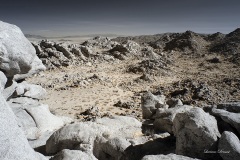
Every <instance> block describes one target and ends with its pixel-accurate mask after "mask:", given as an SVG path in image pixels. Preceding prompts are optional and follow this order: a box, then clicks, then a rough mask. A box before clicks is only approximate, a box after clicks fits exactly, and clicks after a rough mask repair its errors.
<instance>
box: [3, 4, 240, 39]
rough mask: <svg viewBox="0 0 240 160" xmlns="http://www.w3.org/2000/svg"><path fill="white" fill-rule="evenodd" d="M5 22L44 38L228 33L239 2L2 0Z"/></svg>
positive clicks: (238, 18) (235, 23)
mask: <svg viewBox="0 0 240 160" xmlns="http://www.w3.org/2000/svg"><path fill="white" fill-rule="evenodd" d="M0 20H1V21H4V22H8V23H12V24H15V25H17V26H19V27H20V28H21V29H22V31H23V32H24V33H25V34H34V35H42V36H74V35H88V34H118V35H146V34H158V33H164V32H184V31H186V30H192V31H194V32H198V33H215V32H222V33H229V32H231V31H233V30H234V29H236V28H238V27H239V26H240V0H1V2H0Z"/></svg>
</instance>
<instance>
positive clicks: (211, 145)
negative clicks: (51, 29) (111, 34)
mask: <svg viewBox="0 0 240 160" xmlns="http://www.w3.org/2000/svg"><path fill="white" fill-rule="evenodd" d="M0 37H1V43H0V51H1V52H0V53H1V62H0V70H1V72H0V79H1V86H0V90H1V94H0V99H1V103H0V107H1V113H0V122H1V123H0V128H1V136H0V137H1V138H0V144H1V146H0V159H6V160H23V159H24V160H40V159H41V160H45V159H46V160H47V159H50V160H97V159H98V160H162V159H164V160H181V159H182V160H191V159H203V160H205V159H206V160H211V159H214V160H215V159H216V160H238V159H240V141H239V138H240V118H239V117H240V72H239V69H240V65H239V56H240V52H239V48H240V41H239V38H240V30H239V29H236V30H235V31H233V32H231V33H229V34H226V35H225V34H221V33H215V34H198V33H194V32H192V31H186V32H184V33H165V34H158V35H149V36H137V37H118V38H115V39H109V38H105V37H95V38H93V39H91V40H88V41H85V42H83V43H81V44H76V43H71V42H57V41H56V42H55V41H49V40H41V41H39V42H32V43H30V42H29V41H28V40H27V39H26V38H25V37H24V35H23V33H22V32H21V30H20V29H19V28H18V27H16V26H14V25H11V24H8V23H5V22H0Z"/></svg>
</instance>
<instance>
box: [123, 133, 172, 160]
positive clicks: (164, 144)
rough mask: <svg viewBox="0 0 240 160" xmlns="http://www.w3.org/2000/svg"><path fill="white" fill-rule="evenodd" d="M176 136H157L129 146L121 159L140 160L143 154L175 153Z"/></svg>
mask: <svg viewBox="0 0 240 160" xmlns="http://www.w3.org/2000/svg"><path fill="white" fill-rule="evenodd" d="M175 149H176V138H175V137H174V136H170V137H166V138H158V139H154V140H153V141H148V142H146V143H144V144H140V145H135V146H132V145H131V146H129V147H128V148H127V149H126V150H125V151H124V156H123V157H122V158H121V160H141V159H142V158H143V157H144V156H145V155H157V154H169V153H175Z"/></svg>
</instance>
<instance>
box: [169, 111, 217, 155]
mask: <svg viewBox="0 0 240 160" xmlns="http://www.w3.org/2000/svg"><path fill="white" fill-rule="evenodd" d="M173 132H174V135H175V136H176V140H177V141H176V154H180V155H185V156H189V157H193V158H200V159H207V158H209V156H214V157H216V156H217V155H216V154H214V155H212V154H205V153H204V152H205V151H206V150H207V151H213V150H214V151H216V150H217V146H216V142H217V140H218V137H220V133H219V131H218V126H217V121H216V119H215V118H214V117H213V116H211V115H209V114H208V113H206V112H204V111H203V109H201V108H192V109H191V110H189V111H186V112H184V113H178V114H177V115H176V116H175V119H174V121H173Z"/></svg>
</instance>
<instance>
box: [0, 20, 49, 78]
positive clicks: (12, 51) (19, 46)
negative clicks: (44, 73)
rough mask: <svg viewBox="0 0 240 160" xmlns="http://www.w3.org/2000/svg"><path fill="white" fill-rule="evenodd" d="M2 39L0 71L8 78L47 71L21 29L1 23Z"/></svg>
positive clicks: (0, 34) (0, 35) (0, 45)
mask: <svg viewBox="0 0 240 160" xmlns="http://www.w3.org/2000/svg"><path fill="white" fill-rule="evenodd" d="M0 39H1V41H0V59H1V63H0V69H1V71H3V72H4V74H5V75H6V76H7V77H13V76H14V75H16V74H25V73H28V72H29V71H30V70H32V69H34V70H35V71H34V72H35V73H37V72H39V71H41V70H44V69H45V67H44V66H43V64H42V63H41V62H40V60H39V59H38V58H37V55H36V51H35V49H34V47H33V46H32V44H31V43H30V42H29V41H28V40H27V38H26V37H25V36H24V34H23V33H22V31H21V30H20V28H18V27H17V26H15V25H12V24H8V23H5V22H2V21H0ZM32 72H33V71H32ZM34 72H33V73H34Z"/></svg>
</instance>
